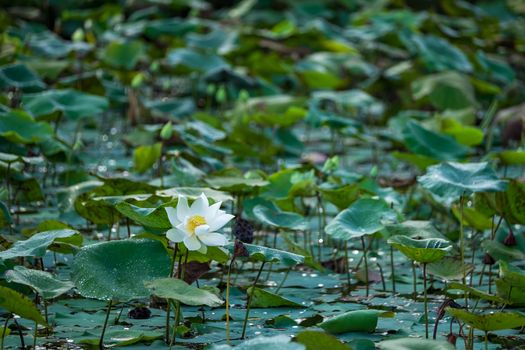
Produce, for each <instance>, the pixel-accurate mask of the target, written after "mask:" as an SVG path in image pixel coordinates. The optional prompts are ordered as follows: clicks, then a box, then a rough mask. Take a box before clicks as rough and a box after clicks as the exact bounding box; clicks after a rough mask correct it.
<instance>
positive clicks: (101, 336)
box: [98, 300, 113, 350]
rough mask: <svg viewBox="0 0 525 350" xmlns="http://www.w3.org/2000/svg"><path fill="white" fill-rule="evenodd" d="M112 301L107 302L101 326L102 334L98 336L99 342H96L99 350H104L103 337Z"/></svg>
mask: <svg viewBox="0 0 525 350" xmlns="http://www.w3.org/2000/svg"><path fill="white" fill-rule="evenodd" d="M112 303H113V300H110V301H109V302H108V310H107V311H106V318H105V319H104V325H103V326H102V333H101V334H100V340H99V342H98V347H99V349H100V350H103V349H104V335H105V334H106V327H107V325H108V320H109V314H110V313H111V304H112Z"/></svg>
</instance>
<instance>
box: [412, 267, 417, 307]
mask: <svg viewBox="0 0 525 350" xmlns="http://www.w3.org/2000/svg"><path fill="white" fill-rule="evenodd" d="M412 287H413V289H412V294H413V295H414V301H417V286H416V263H415V262H414V261H412Z"/></svg>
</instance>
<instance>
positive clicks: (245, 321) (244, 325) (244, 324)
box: [241, 261, 266, 339]
mask: <svg viewBox="0 0 525 350" xmlns="http://www.w3.org/2000/svg"><path fill="white" fill-rule="evenodd" d="M265 263H266V262H264V261H263V263H262V264H261V267H260V268H259V272H257V277H255V280H254V281H253V284H252V287H251V288H252V293H251V294H248V300H247V301H246V314H245V315H244V323H243V325H242V334H241V339H244V337H245V335H246V326H247V325H248V316H249V315H250V307H251V304H252V295H253V290H254V288H255V286H256V285H257V281H259V277H261V272H262V270H263V268H264V264H265Z"/></svg>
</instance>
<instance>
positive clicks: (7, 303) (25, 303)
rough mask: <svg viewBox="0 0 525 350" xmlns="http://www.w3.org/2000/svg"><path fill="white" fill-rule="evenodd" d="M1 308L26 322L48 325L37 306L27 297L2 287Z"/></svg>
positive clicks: (0, 292) (0, 294)
mask: <svg viewBox="0 0 525 350" xmlns="http://www.w3.org/2000/svg"><path fill="white" fill-rule="evenodd" d="M0 308H3V309H5V310H7V311H9V312H12V313H14V314H16V315H18V316H20V317H22V318H25V319H26V320H31V321H35V322H36V323H38V324H41V325H47V322H46V320H44V318H43V317H42V315H41V314H40V311H38V309H37V308H36V306H35V304H33V302H32V301H31V300H29V299H28V298H27V297H26V296H25V295H22V294H20V293H18V292H17V291H14V290H12V289H10V288H7V287H4V286H0Z"/></svg>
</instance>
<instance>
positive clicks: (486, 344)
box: [485, 331, 489, 350]
mask: <svg viewBox="0 0 525 350" xmlns="http://www.w3.org/2000/svg"><path fill="white" fill-rule="evenodd" d="M485 350H489V332H487V331H485Z"/></svg>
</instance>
